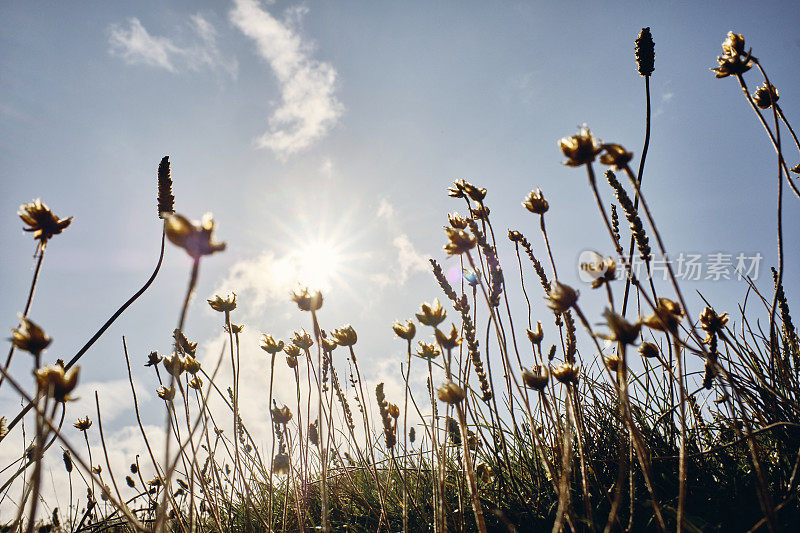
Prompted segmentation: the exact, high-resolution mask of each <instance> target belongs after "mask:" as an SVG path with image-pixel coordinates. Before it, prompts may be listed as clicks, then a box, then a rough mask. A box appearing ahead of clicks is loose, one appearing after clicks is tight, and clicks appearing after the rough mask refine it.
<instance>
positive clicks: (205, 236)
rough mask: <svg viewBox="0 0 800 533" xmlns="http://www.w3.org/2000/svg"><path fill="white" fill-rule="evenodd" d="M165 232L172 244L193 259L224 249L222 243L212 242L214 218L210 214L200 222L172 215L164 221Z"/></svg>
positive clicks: (204, 216)
mask: <svg viewBox="0 0 800 533" xmlns="http://www.w3.org/2000/svg"><path fill="white" fill-rule="evenodd" d="M166 232H167V238H168V239H169V240H170V242H171V243H172V244H174V245H175V246H179V247H181V248H183V249H184V250H186V253H188V254H189V255H190V256H191V257H192V258H194V259H200V258H201V257H202V256H204V255H211V254H213V253H216V252H221V251H223V250H224V249H225V243H224V242H216V241H215V240H214V217H213V216H212V215H211V213H206V214H205V215H203V218H202V220H201V221H200V222H197V221H191V220H189V219H188V218H186V217H185V216H183V215H179V214H177V213H173V214H171V215H169V216H168V217H167V219H166Z"/></svg>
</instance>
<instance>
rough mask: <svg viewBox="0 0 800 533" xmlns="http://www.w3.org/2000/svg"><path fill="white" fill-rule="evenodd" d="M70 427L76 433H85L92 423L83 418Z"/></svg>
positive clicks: (87, 418)
mask: <svg viewBox="0 0 800 533" xmlns="http://www.w3.org/2000/svg"><path fill="white" fill-rule="evenodd" d="M72 425H73V426H74V427H75V429H77V430H78V431H87V430H88V429H89V428H90V427H92V421H91V419H90V418H89V417H88V416H85V417H83V418H79V419H78V421H77V422H75V423H74V424H72Z"/></svg>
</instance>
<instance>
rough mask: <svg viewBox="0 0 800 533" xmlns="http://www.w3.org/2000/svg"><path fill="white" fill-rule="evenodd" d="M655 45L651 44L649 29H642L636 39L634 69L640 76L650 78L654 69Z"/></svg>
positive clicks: (651, 38)
mask: <svg viewBox="0 0 800 533" xmlns="http://www.w3.org/2000/svg"><path fill="white" fill-rule="evenodd" d="M655 48H656V45H655V43H654V42H653V36H652V35H651V34H650V28H642V31H640V32H639V35H638V36H637V37H636V50H635V55H636V68H637V70H638V71H639V75H640V76H650V75H651V74H652V73H653V70H654V69H655V59H656V53H655Z"/></svg>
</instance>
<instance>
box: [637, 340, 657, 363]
mask: <svg viewBox="0 0 800 533" xmlns="http://www.w3.org/2000/svg"><path fill="white" fill-rule="evenodd" d="M658 353H659V350H658V346H656V345H655V344H653V343H652V342H643V343H642V345H641V346H639V355H641V356H642V357H644V358H647V359H650V358H652V357H658Z"/></svg>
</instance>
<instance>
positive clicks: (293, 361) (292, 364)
mask: <svg viewBox="0 0 800 533" xmlns="http://www.w3.org/2000/svg"><path fill="white" fill-rule="evenodd" d="M286 366H288V367H289V368H297V357H296V356H293V355H287V356H286Z"/></svg>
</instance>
